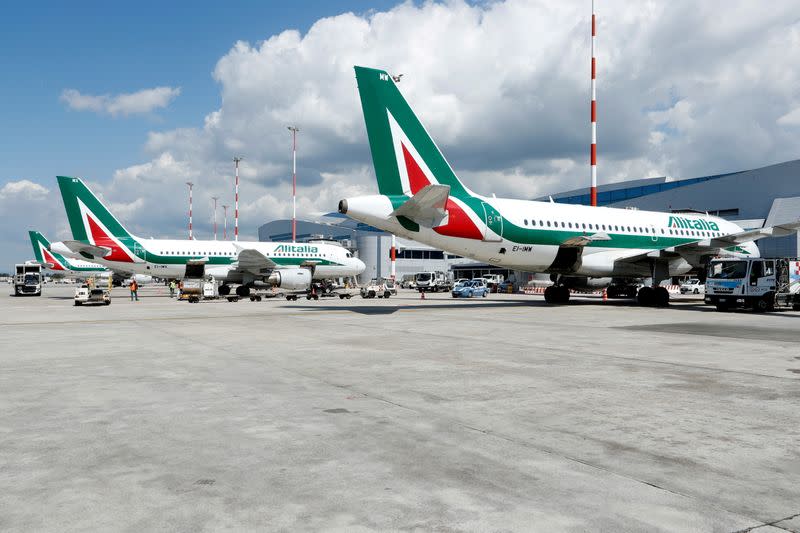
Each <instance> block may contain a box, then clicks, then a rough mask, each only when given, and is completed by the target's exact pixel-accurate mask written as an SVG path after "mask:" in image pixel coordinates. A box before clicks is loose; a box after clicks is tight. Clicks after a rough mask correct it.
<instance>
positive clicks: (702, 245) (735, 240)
mask: <svg viewBox="0 0 800 533" xmlns="http://www.w3.org/2000/svg"><path fill="white" fill-rule="evenodd" d="M797 231H800V220H798V221H795V222H789V223H786V224H776V225H775V226H768V227H766V228H758V229H753V230H747V231H740V232H739V233H733V234H731V235H724V236H722V237H714V238H711V239H704V240H701V241H696V242H690V243H687V244H681V245H678V246H669V247H666V248H661V249H657V250H652V251H650V252H644V253H642V252H639V253H636V254H632V255H629V256H622V257H617V258H616V261H617V262H621V263H638V262H639V261H643V260H648V259H657V258H664V257H667V258H668V257H678V256H682V257H684V258H685V259H687V260H688V261H689V262H690V263H692V264H695V263H697V261H696V259H697V258H699V257H702V256H711V255H716V254H718V253H719V252H720V251H721V250H724V249H725V248H730V247H731V246H736V245H737V244H742V243H745V242H751V241H756V240H758V239H763V238H764V237H785V236H786V235H791V234H793V233H796V232H797ZM695 266H699V264H697V265H695Z"/></svg>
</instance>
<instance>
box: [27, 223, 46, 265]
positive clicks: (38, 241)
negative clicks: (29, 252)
mask: <svg viewBox="0 0 800 533" xmlns="http://www.w3.org/2000/svg"><path fill="white" fill-rule="evenodd" d="M28 237H30V238H31V246H33V256H34V257H35V258H36V260H37V261H38V262H40V263H44V254H43V253H42V246H44V247H45V248H47V247H48V246H50V242H49V241H48V240H47V239H45V238H44V235H42V234H41V233H39V232H38V231H33V230H30V231H28Z"/></svg>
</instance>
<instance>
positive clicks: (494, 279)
mask: <svg viewBox="0 0 800 533" xmlns="http://www.w3.org/2000/svg"><path fill="white" fill-rule="evenodd" d="M481 279H483V281H484V283H486V286H487V287H488V288H489V290H490V291H492V292H498V290H499V287H500V284H501V283H503V281H504V280H505V278H504V277H503V275H502V274H484V275H483V276H481Z"/></svg>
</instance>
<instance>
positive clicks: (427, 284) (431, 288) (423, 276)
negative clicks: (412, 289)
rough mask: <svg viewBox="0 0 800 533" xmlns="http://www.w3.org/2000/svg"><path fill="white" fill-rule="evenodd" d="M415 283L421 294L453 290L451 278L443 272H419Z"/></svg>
mask: <svg viewBox="0 0 800 533" xmlns="http://www.w3.org/2000/svg"><path fill="white" fill-rule="evenodd" d="M415 281H416V284H417V290H418V291H420V292H439V291H441V292H448V291H450V290H451V289H452V288H453V284H452V283H450V278H449V277H448V276H447V274H445V273H444V272H441V271H436V272H419V273H417V276H416V278H415Z"/></svg>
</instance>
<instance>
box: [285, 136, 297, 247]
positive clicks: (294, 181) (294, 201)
mask: <svg viewBox="0 0 800 533" xmlns="http://www.w3.org/2000/svg"><path fill="white" fill-rule="evenodd" d="M287 128H288V129H289V131H291V132H292V242H297V132H298V131H300V128H298V127H297V126H287Z"/></svg>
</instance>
